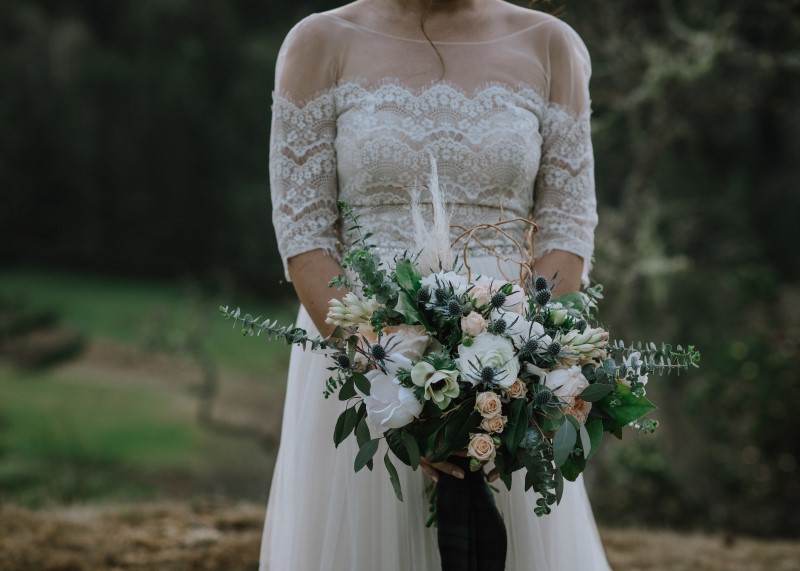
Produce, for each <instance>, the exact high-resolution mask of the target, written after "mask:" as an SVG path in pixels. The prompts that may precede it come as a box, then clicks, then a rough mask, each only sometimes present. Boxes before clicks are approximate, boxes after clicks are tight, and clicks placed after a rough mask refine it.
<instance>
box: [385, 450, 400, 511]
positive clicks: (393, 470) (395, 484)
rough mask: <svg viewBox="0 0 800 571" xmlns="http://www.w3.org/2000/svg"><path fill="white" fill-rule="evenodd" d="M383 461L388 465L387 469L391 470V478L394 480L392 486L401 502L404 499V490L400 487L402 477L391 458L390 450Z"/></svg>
mask: <svg viewBox="0 0 800 571" xmlns="http://www.w3.org/2000/svg"><path fill="white" fill-rule="evenodd" d="M383 463H384V464H385V465H386V471H387V472H389V480H391V482H392V488H394V493H395V495H396V496H397V499H398V500H400V501H401V502H402V501H403V490H402V489H401V488H400V477H399V476H398V475H397V469H396V468H395V467H394V464H392V461H391V459H390V458H389V451H388V450H387V451H386V455H385V456H384V457H383Z"/></svg>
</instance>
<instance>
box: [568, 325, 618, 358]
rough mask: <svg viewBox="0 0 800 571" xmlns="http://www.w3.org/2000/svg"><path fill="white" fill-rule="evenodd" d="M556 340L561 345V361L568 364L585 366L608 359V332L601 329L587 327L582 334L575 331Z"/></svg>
mask: <svg viewBox="0 0 800 571" xmlns="http://www.w3.org/2000/svg"><path fill="white" fill-rule="evenodd" d="M556 340H557V341H558V342H559V343H561V347H562V349H563V356H562V359H561V361H562V362H564V363H566V364H572V365H583V364H586V363H590V362H592V361H594V360H596V359H605V358H606V357H607V354H606V349H605V348H606V346H607V345H608V331H606V330H605V329H602V328H600V327H595V328H594V329H590V328H589V327H587V328H586V329H584V330H583V331H582V332H581V331H578V330H576V329H573V330H572V331H569V332H568V333H563V334H559V335H557V336H556Z"/></svg>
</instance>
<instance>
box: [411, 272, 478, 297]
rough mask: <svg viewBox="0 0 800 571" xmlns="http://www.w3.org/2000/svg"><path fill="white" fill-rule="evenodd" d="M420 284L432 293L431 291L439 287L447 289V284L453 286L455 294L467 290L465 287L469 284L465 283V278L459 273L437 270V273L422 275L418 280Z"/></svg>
mask: <svg viewBox="0 0 800 571" xmlns="http://www.w3.org/2000/svg"><path fill="white" fill-rule="evenodd" d="M420 284H421V286H422V287H427V288H428V289H429V290H430V292H431V294H433V292H435V291H436V290H437V289H439V288H440V287H443V288H445V289H447V290H449V289H450V287H449V286H453V292H454V293H455V294H456V295H461V294H463V293H464V292H465V291H467V287H468V286H469V284H468V283H467V278H466V277H465V276H462V275H461V274H457V273H456V272H439V273H437V274H430V275H428V276H425V277H423V278H422V279H421V280H420Z"/></svg>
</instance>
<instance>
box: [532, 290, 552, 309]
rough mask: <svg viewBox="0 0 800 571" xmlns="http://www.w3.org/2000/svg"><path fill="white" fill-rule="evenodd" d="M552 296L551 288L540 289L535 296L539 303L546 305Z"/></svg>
mask: <svg viewBox="0 0 800 571" xmlns="http://www.w3.org/2000/svg"><path fill="white" fill-rule="evenodd" d="M551 297H553V296H552V294H551V293H550V290H549V289H540V290H539V291H537V292H536V296H535V299H536V303H538V304H539V305H545V304H546V303H547V302H548V301H550V298H551Z"/></svg>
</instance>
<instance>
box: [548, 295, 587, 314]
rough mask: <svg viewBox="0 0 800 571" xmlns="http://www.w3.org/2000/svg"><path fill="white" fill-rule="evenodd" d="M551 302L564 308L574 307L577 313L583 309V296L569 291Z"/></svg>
mask: <svg viewBox="0 0 800 571" xmlns="http://www.w3.org/2000/svg"><path fill="white" fill-rule="evenodd" d="M553 301H555V302H558V303H560V304H561V305H563V306H564V307H566V308H569V307H574V308H575V309H577V310H578V311H581V310H582V309H583V296H582V295H581V294H580V293H579V292H577V291H571V292H569V293H565V294H564V295H560V296H558V297H557V298H555V299H554V300H553Z"/></svg>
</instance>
